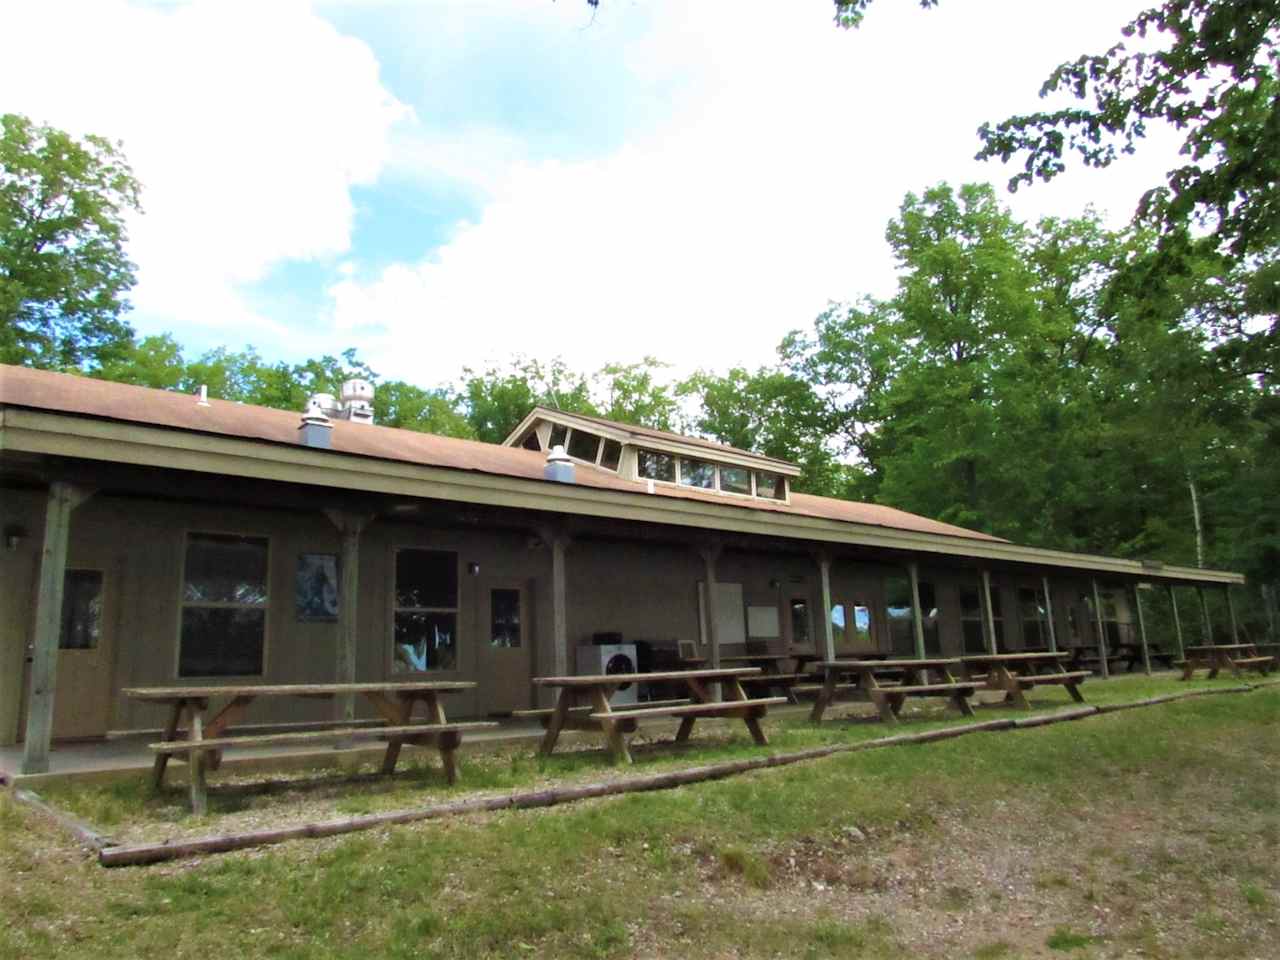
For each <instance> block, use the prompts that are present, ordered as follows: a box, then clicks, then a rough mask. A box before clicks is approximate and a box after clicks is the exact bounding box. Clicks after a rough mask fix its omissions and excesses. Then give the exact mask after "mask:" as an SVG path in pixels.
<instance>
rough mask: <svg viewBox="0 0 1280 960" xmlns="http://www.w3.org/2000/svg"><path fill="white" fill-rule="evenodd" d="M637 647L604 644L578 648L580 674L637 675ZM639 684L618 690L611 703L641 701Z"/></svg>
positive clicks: (631, 644) (628, 685)
mask: <svg viewBox="0 0 1280 960" xmlns="http://www.w3.org/2000/svg"><path fill="white" fill-rule="evenodd" d="M638 671H639V667H638V666H637V663H636V645H635V644H634V643H604V644H599V645H593V646H590V647H579V648H578V673H580V674H595V675H598V674H609V673H637V672H638ZM639 686H640V685H639V684H636V683H628V684H625V685H624V686H622V687H621V688H619V689H618V690H616V691H615V692H614V694H613V696H612V697H610V698H609V702H610V703H611V704H613V705H614V706H617V705H618V704H620V703H637V702H639V700H640V695H639V694H640V691H639Z"/></svg>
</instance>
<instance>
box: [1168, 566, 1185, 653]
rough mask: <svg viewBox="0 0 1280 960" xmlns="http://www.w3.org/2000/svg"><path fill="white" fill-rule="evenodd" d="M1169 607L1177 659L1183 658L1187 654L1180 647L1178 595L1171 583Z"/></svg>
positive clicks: (1180, 619)
mask: <svg viewBox="0 0 1280 960" xmlns="http://www.w3.org/2000/svg"><path fill="white" fill-rule="evenodd" d="M1169 607H1170V609H1171V610H1173V637H1174V640H1175V641H1177V644H1178V659H1179V660H1185V659H1186V658H1187V655H1186V653H1185V652H1184V651H1183V649H1182V648H1183V643H1182V618H1181V617H1180V616H1178V597H1177V594H1175V593H1174V592H1173V584H1169Z"/></svg>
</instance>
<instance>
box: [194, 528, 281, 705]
mask: <svg viewBox="0 0 1280 960" xmlns="http://www.w3.org/2000/svg"><path fill="white" fill-rule="evenodd" d="M193 535H195V536H211V537H241V538H244V539H247V538H250V537H252V538H254V539H259V540H265V541H266V544H267V564H266V570H267V572H266V587H267V598H266V601H265V602H264V603H263V604H262V605H261V608H260V609H261V610H262V672H261V673H228V674H216V675H210V674H189V675H184V674H183V673H182V615H183V612H184V611H185V610H186V608H187V607H188V606H189V604H188V603H187V600H186V597H185V596H184V595H185V593H186V590H187V546H188V541H189V540H190V538H191V537H192V536H193ZM178 549H179V551H180V555H181V558H180V561H179V563H178V610H177V624H176V626H175V630H174V633H175V634H176V639H175V641H174V646H173V678H174V680H175V681H179V682H181V681H184V680H193V679H194V680H207V681H211V682H212V683H213V684H219V683H225V682H234V681H237V680H265V679H266V678H267V677H268V676H270V674H271V609H272V608H271V597H272V594H273V592H274V591H272V589H271V577H272V574H273V573H274V572H275V550H274V547H273V546H272V543H271V535H270V534H267V533H259V532H247V531H245V530H228V529H225V528H223V529H217V528H210V527H199V528H197V527H187V528H184V529H183V531H182V538H181V540H180V542H179V547H178ZM190 606H198V607H206V608H220V609H237V610H240V609H245V610H257V609H259V607H258V606H256V605H251V604H236V603H195V604H190Z"/></svg>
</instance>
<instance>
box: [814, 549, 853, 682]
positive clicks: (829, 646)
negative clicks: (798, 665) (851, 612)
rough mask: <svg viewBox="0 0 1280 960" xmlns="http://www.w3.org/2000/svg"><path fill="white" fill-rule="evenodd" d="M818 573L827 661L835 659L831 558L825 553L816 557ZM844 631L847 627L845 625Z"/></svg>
mask: <svg viewBox="0 0 1280 960" xmlns="http://www.w3.org/2000/svg"><path fill="white" fill-rule="evenodd" d="M816 559H817V561H818V573H819V574H820V575H821V578H822V641H823V649H824V650H825V652H826V655H827V659H828V660H834V659H835V658H836V637H835V630H834V629H832V626H831V557H830V555H829V554H826V553H819V554H818V555H817V558H816ZM846 629H848V626H847V625H846Z"/></svg>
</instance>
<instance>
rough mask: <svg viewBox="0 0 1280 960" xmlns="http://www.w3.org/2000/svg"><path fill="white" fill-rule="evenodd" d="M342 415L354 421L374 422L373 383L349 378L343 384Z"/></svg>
mask: <svg viewBox="0 0 1280 960" xmlns="http://www.w3.org/2000/svg"><path fill="white" fill-rule="evenodd" d="M342 417H343V419H345V420H350V421H351V422H352V423H373V384H372V383H370V382H369V381H368V380H348V381H346V382H345V383H344V384H343V385H342Z"/></svg>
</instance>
